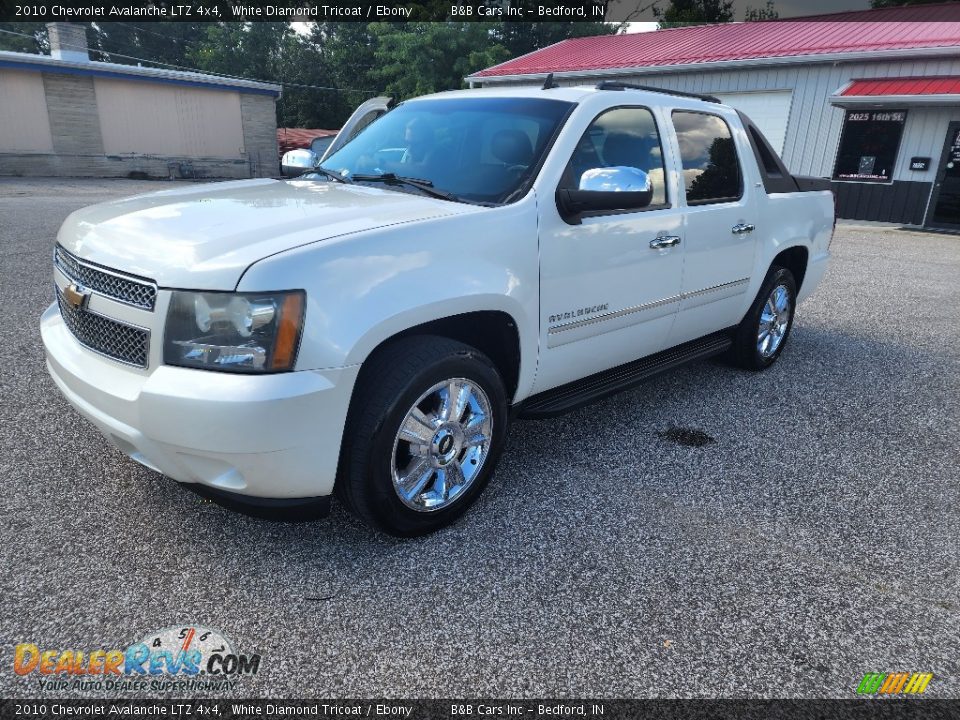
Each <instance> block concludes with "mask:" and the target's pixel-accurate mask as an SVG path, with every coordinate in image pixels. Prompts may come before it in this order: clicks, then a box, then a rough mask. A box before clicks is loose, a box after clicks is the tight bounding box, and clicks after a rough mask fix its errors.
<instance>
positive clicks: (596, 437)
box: [0, 179, 960, 698]
mask: <svg viewBox="0 0 960 720" xmlns="http://www.w3.org/2000/svg"><path fill="white" fill-rule="evenodd" d="M170 184H171V183H165V182H163V183H161V182H136V181H122V180H117V181H99V180H95V181H82V180H48V181H26V180H22V179H5V180H2V181H0V307H2V308H3V315H4V319H5V322H3V323H2V324H0V362H2V367H3V368H4V369H3V372H2V375H0V403H2V404H0V428H2V430H0V485H2V492H0V516H2V523H0V525H2V528H3V529H2V544H0V566H2V567H3V568H4V571H3V572H2V573H0V594H2V598H3V601H2V602H0V637H2V638H3V642H2V645H0V695H2V696H4V697H10V696H13V697H30V696H37V695H38V693H39V689H38V686H37V681H36V675H33V676H31V677H30V678H26V679H25V678H20V677H17V676H16V675H14V673H13V671H12V667H13V663H12V661H13V647H14V645H15V644H16V643H19V642H34V643H37V644H38V645H40V646H42V647H46V648H88V649H95V648H112V647H124V646H126V645H127V644H129V643H130V642H132V641H134V640H137V639H139V638H141V637H143V636H144V635H146V634H147V633H148V632H150V631H152V630H155V629H158V628H163V627H166V626H171V625H178V624H181V623H196V624H200V625H205V626H209V627H213V628H219V629H221V630H222V631H223V633H224V634H225V635H226V636H227V637H229V638H230V639H232V640H233V641H234V644H235V646H236V647H237V648H239V649H240V650H242V651H243V652H247V653H252V652H258V653H261V654H262V656H263V661H262V664H261V671H260V673H259V674H257V675H256V676H254V677H248V678H246V679H244V680H243V681H242V682H241V684H240V685H239V686H238V688H237V689H236V690H235V691H234V692H233V693H228V694H234V695H238V696H251V695H254V696H264V697H266V696H286V697H318V696H324V697H375V696H387V697H420V696H426V697H450V696H454V697H456V696H468V697H484V696H495V697H504V696H506V697H537V696H561V697H577V696H593V697H606V698H614V697H646V696H661V697H714V696H719V697H741V696H752V697H796V696H799V697H811V696H815V697H820V696H829V697H851V696H852V695H853V691H854V689H855V687H856V685H857V684H858V683H859V681H860V679H861V678H862V676H863V674H864V673H865V672H868V671H873V672H893V671H928V672H933V673H934V674H935V677H934V680H933V681H932V683H931V684H930V686H929V689H928V690H927V695H928V696H934V697H957V696H960V655H958V653H957V638H958V637H960V586H958V578H960V573H958V564H960V545H958V538H960V523H958V519H960V503H958V479H960V452H958V444H960V443H958V441H960V422H958V420H960V402H958V400H960V350H958V348H960V312H958V308H960V283H958V282H957V279H958V277H960V273H958V270H960V238H957V237H953V236H946V235H935V234H927V233H913V232H905V231H901V230H895V229H889V228H886V229H879V228H869V227H862V226H861V227H857V226H841V228H840V230H839V232H838V235H837V238H836V239H835V241H834V244H833V250H834V263H833V266H832V268H831V270H830V272H829V274H828V276H827V278H826V280H825V282H824V284H823V285H822V286H821V288H820V290H819V291H818V293H817V294H816V295H815V296H814V297H813V298H812V299H811V300H809V301H808V302H807V303H806V304H804V305H803V306H802V307H801V309H800V311H799V314H798V316H797V323H796V327H795V329H794V334H793V337H792V341H791V343H790V346H789V347H788V349H787V350H786V352H785V354H784V356H783V358H782V360H781V361H780V362H779V363H778V364H777V365H776V366H775V367H774V368H773V369H772V370H770V371H768V372H766V373H763V374H750V373H746V372H741V371H737V370H732V369H730V368H727V367H724V366H722V365H720V364H718V363H714V362H704V363H699V364H696V365H692V366H689V367H687V368H685V369H683V370H680V371H678V372H675V373H673V374H671V375H668V376H665V377H662V378H660V379H657V380H655V381H653V382H650V383H648V384H647V385H645V386H643V387H641V388H640V389H639V390H636V391H633V392H629V393H626V394H622V395H620V396H617V397H615V398H612V399H610V400H607V401H604V402H601V403H598V404H595V405H593V406H591V407H589V408H587V409H584V410H581V411H578V412H576V413H574V414H571V415H569V416H566V417H564V418H560V419H555V420H544V421H521V422H518V423H516V425H515V426H514V427H513V430H512V434H511V437H510V440H509V446H508V449H507V452H506V456H505V457H504V459H503V462H502V463H501V465H500V469H499V471H498V472H497V475H496V477H495V478H494V480H493V482H492V484H491V486H490V487H489V489H488V490H487V492H486V493H485V495H484V496H483V498H482V499H481V501H480V502H479V503H478V505H477V506H476V507H475V508H474V510H473V511H472V512H471V513H470V514H469V515H468V517H467V518H466V519H465V520H463V521H462V522H460V523H459V524H457V525H456V526H454V527H453V528H450V529H447V530H446V531H443V532H441V533H439V534H437V535H435V536H433V537H430V538H427V539H421V540H413V541H398V540H394V539H390V538H387V537H384V536H381V535H377V534H375V533H373V532H371V531H368V530H367V529H366V528H364V527H363V526H361V525H359V524H358V523H357V522H355V521H354V520H353V519H352V518H351V517H350V516H348V515H346V514H345V513H344V512H343V511H342V510H341V509H340V508H339V507H337V506H336V505H335V506H334V511H333V513H332V514H331V516H330V517H329V518H328V519H325V520H323V521H319V522H315V523H307V524H293V523H276V522H269V521H263V520H255V519H251V518H247V517H245V516H241V515H238V514H234V513H232V512H230V511H227V510H223V509H221V508H220V507H218V506H216V505H213V504H210V503H206V502H202V501H201V500H200V499H199V498H198V497H197V496H195V495H194V494H193V493H189V492H185V491H184V490H183V489H181V488H179V487H178V486H177V485H176V483H174V482H173V481H171V480H168V479H166V478H164V477H162V476H160V475H157V474H155V473H152V472H150V471H148V470H146V469H144V468H142V467H140V466H138V465H137V464H135V463H134V462H132V461H130V460H128V459H126V458H125V457H123V456H122V455H120V454H119V453H118V452H116V451H115V450H112V449H110V448H109V447H108V446H107V444H106V443H105V442H104V441H103V440H101V439H100V436H99V435H98V434H97V433H96V431H95V430H94V429H93V428H92V427H91V426H89V425H88V424H87V423H86V422H85V421H82V420H81V419H80V417H79V416H78V415H77V414H75V413H74V412H73V411H72V410H71V409H70V407H69V406H68V405H67V403H66V402H65V401H64V400H63V399H61V397H60V395H59V393H58V392H57V391H56V389H55V387H54V385H53V383H52V381H51V380H50V379H49V377H48V376H47V373H46V370H45V367H44V361H43V353H42V349H41V346H40V339H39V334H38V330H37V323H38V318H39V315H40V313H41V312H42V310H43V309H44V308H45V307H46V305H47V304H48V303H49V302H50V300H51V289H50V273H51V269H50V255H51V250H52V247H53V242H54V236H55V233H56V231H57V228H58V227H59V225H60V223H61V222H62V220H63V219H64V217H65V216H66V215H67V214H68V213H69V212H70V211H72V210H74V209H76V208H79V207H81V206H84V205H88V204H91V203H94V202H99V201H101V200H106V199H109V198H113V197H121V196H125V195H130V194H134V193H138V192H144V191H149V190H156V189H161V188H164V187H168V186H169V185H170ZM672 428H681V429H691V430H699V431H702V432H703V433H706V434H707V435H709V436H710V438H712V439H713V440H714V442H708V443H707V444H705V445H702V446H700V447H692V446H686V445H682V444H677V443H676V442H673V441H671V440H670V439H669V438H668V437H665V436H662V435H660V434H658V433H664V432H666V431H668V430H670V429H672ZM60 694H62V693H60Z"/></svg>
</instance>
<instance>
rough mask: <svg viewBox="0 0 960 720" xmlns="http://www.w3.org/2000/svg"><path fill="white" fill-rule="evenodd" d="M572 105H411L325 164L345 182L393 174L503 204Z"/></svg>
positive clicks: (470, 100) (479, 100)
mask: <svg viewBox="0 0 960 720" xmlns="http://www.w3.org/2000/svg"><path fill="white" fill-rule="evenodd" d="M570 107H571V104H570V103H567V102H562V101H559V100H542V99H539V98H520V97H518V98H491V97H455V98H443V99H425V100H411V101H409V102H405V103H403V104H401V105H399V106H397V107H396V108H394V109H393V110H392V111H390V112H388V113H387V114H386V115H384V116H383V117H381V118H379V119H378V120H376V121H375V122H373V123H372V124H371V125H370V126H369V127H367V128H366V129H365V130H364V131H363V132H362V133H360V134H358V135H357V136H356V137H355V138H354V139H353V140H351V141H350V142H349V143H347V144H346V145H344V146H343V147H342V148H341V149H340V150H338V151H337V152H335V153H334V154H333V155H331V156H330V157H329V158H327V159H326V161H324V163H323V166H324V168H326V169H329V170H331V171H334V172H337V173H342V174H345V175H348V176H352V175H357V174H363V175H366V174H376V175H379V174H382V173H389V172H392V173H396V174H397V175H402V176H406V177H412V178H418V179H421V180H428V181H430V182H431V183H433V186H434V187H435V188H437V189H439V190H445V191H447V192H451V193H454V194H455V195H457V196H458V197H460V198H462V199H464V200H470V201H474V202H484V203H501V202H505V201H507V200H508V199H510V198H511V196H512V195H513V194H514V192H515V191H516V190H517V189H518V188H520V187H521V186H522V185H523V184H524V183H525V181H527V180H529V179H531V178H532V176H533V174H534V172H535V171H536V168H537V166H538V164H539V162H540V159H541V158H542V157H543V154H544V152H545V150H546V148H547V146H548V144H549V143H550V139H551V138H552V137H553V135H554V133H555V132H556V131H557V129H558V128H559V126H560V124H561V122H562V121H563V119H564V118H565V117H566V114H567V112H568V110H569V109H570ZM361 182H363V181H361ZM378 187H383V185H378ZM395 189H399V190H404V188H403V187H398V188H395ZM413 192H416V191H413Z"/></svg>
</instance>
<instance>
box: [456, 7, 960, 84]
mask: <svg viewBox="0 0 960 720" xmlns="http://www.w3.org/2000/svg"><path fill="white" fill-rule="evenodd" d="M937 47H960V6H958V5H957V4H956V3H941V4H937V5H913V6H907V7H896V8H884V9H880V10H866V11H860V12H849V13H837V14H834V15H818V16H811V17H809V18H804V19H802V21H801V20H768V21H764V22H749V23H747V22H743V23H726V24H722V25H695V26H692V27H683V28H670V29H666V30H657V31H655V32H648V33H635V34H631V35H604V36H600V37H587V38H573V39H570V40H564V41H562V42H559V43H557V44H556V45H551V46H550V47H547V48H543V49H542V50H537V51H535V52H532V53H529V54H527V55H523V56H521V57H518V58H515V59H513V60H508V61H507V62H505V63H501V64H500V65H494V66H493V67H490V68H487V69H486V70H481V71H480V72H478V73H475V74H474V75H472V76H471V77H474V78H485V77H496V76H500V75H531V74H541V75H542V74H545V73H549V72H576V71H589V70H604V69H615V68H635V67H656V66H666V65H692V64H704V63H715V62H727V61H735V60H755V59H761V58H776V57H793V56H815V55H825V54H833V53H854V52H870V51H884V50H915V49H919V48H937Z"/></svg>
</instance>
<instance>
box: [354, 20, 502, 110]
mask: <svg viewBox="0 0 960 720" xmlns="http://www.w3.org/2000/svg"><path fill="white" fill-rule="evenodd" d="M370 30H371V32H372V33H373V36H374V37H375V38H376V50H375V51H374V57H375V58H376V60H377V63H378V67H376V68H374V69H373V70H372V71H371V73H370V77H371V78H373V79H374V80H375V81H376V82H378V83H379V84H381V85H382V86H383V87H384V88H385V90H386V92H387V93H388V94H390V95H392V96H393V97H395V98H397V99H402V98H408V97H413V96H415V95H423V94H426V93H432V92H437V91H439V90H452V89H456V88H461V87H463V78H464V77H465V76H467V75H469V74H470V73H473V72H476V71H477V70H481V69H483V68H485V67H489V66H490V65H496V64H497V63H500V62H503V61H504V60H506V59H507V58H509V57H510V53H508V52H507V50H506V49H505V48H504V47H503V46H502V45H498V44H496V43H495V42H492V38H491V28H490V26H489V25H487V24H485V23H475V22H445V23H436V22H427V23H406V24H400V25H397V24H393V23H372V24H371V25H370Z"/></svg>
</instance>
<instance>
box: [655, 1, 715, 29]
mask: <svg viewBox="0 0 960 720" xmlns="http://www.w3.org/2000/svg"><path fill="white" fill-rule="evenodd" d="M653 15H654V17H656V18H657V22H658V23H659V25H660V27H661V28H668V27H679V26H684V25H705V24H708V23H724V22H730V21H731V20H733V0H670V6H669V7H667V8H666V9H662V8H660V7H654V8H653Z"/></svg>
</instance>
